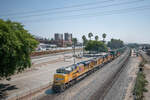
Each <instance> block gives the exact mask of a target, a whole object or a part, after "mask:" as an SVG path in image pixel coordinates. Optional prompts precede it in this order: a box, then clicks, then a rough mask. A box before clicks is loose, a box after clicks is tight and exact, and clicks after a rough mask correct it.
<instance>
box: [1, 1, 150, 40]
mask: <svg viewBox="0 0 150 100" xmlns="http://www.w3.org/2000/svg"><path fill="white" fill-rule="evenodd" d="M0 18H2V19H11V20H13V21H18V22H21V23H22V24H23V25H25V28H26V29H27V30H29V31H30V33H32V34H34V35H37V36H42V37H47V38H53V35H54V33H64V32H69V33H72V34H73V36H74V37H77V38H78V40H80V41H81V36H82V35H83V34H84V35H87V34H88V33H89V32H93V33H94V35H96V34H97V35H99V37H100V39H101V35H102V33H106V34H107V40H109V39H110V38H120V39H122V40H123V41H125V42H132V43H133V42H137V43H150V0H1V1H0Z"/></svg>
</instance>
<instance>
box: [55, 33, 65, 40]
mask: <svg viewBox="0 0 150 100" xmlns="http://www.w3.org/2000/svg"><path fill="white" fill-rule="evenodd" d="M54 37H55V41H62V40H63V34H59V33H55V36H54Z"/></svg>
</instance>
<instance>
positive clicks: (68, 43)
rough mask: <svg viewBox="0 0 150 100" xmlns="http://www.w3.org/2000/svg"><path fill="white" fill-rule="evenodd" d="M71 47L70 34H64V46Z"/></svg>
mask: <svg viewBox="0 0 150 100" xmlns="http://www.w3.org/2000/svg"><path fill="white" fill-rule="evenodd" d="M71 45H72V34H69V33H64V46H71Z"/></svg>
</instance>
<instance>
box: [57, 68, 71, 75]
mask: <svg viewBox="0 0 150 100" xmlns="http://www.w3.org/2000/svg"><path fill="white" fill-rule="evenodd" d="M70 72H71V71H70V70H66V69H65V68H59V69H57V70H56V73H61V74H69V73H70Z"/></svg>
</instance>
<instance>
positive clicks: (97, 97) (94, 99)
mask: <svg viewBox="0 0 150 100" xmlns="http://www.w3.org/2000/svg"><path fill="white" fill-rule="evenodd" d="M130 55H131V50H129V53H128V55H127V56H125V57H124V62H123V63H122V64H121V65H120V67H119V68H118V70H117V72H116V73H114V75H112V77H110V78H109V79H108V81H106V82H105V83H104V84H103V88H100V89H99V90H98V91H96V92H95V94H93V95H92V96H91V100H104V97H105V96H106V95H107V93H108V92H109V90H110V89H111V88H112V86H113V84H114V83H115V81H116V80H117V79H118V78H119V76H120V74H121V72H122V71H123V69H124V68H125V66H126V65H127V63H128V60H129V57H130Z"/></svg>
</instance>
